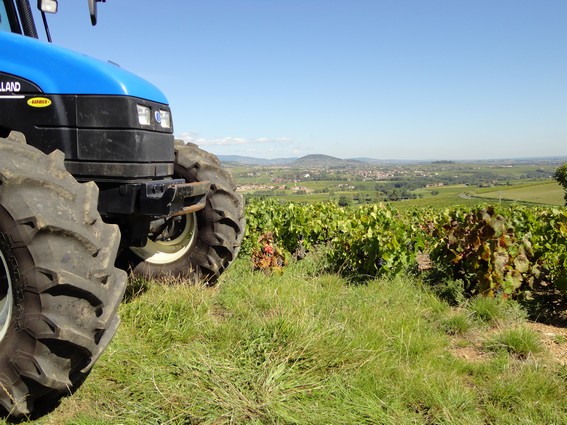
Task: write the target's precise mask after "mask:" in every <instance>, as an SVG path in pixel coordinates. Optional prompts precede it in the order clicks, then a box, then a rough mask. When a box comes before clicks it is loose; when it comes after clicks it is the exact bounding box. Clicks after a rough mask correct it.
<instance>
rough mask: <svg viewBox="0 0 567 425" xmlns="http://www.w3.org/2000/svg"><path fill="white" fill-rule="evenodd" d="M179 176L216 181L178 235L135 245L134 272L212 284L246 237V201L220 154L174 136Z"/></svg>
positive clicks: (132, 254)
mask: <svg viewBox="0 0 567 425" xmlns="http://www.w3.org/2000/svg"><path fill="white" fill-rule="evenodd" d="M174 177H175V178H183V179H185V180H186V181H187V182H196V181H205V180H208V181H210V182H211V189H210V191H209V193H208V194H207V202H206V206H205V208H203V209H202V210H199V211H197V212H194V213H190V214H188V215H186V216H184V217H183V218H182V219H181V220H180V222H179V224H178V226H179V227H180V231H179V232H178V236H177V237H176V238H174V239H172V240H166V241H152V240H151V239H148V243H147V244H146V246H145V247H143V248H130V250H129V266H130V268H131V270H132V272H133V274H134V275H136V276H139V277H143V278H149V279H155V278H161V277H174V278H180V279H184V280H188V281H190V282H193V283H196V282H205V283H207V284H213V283H214V282H215V281H216V280H217V279H218V278H219V276H220V275H221V274H222V272H223V271H224V270H226V268H227V267H228V266H229V265H230V263H231V262H232V261H233V260H234V259H235V258H236V256H237V255H238V251H239V250H240V245H241V243H242V239H243V237H244V229H245V220H244V201H243V199H242V196H241V195H240V194H238V193H237V192H236V185H235V183H234V180H233V178H232V175H231V174H230V172H229V171H228V170H226V169H224V168H223V167H222V166H221V163H220V161H219V160H218V158H217V157H216V156H215V155H213V154H211V153H209V152H206V151H204V150H202V149H199V147H197V145H195V144H193V143H187V144H185V143H184V142H182V141H179V140H176V141H175V171H174Z"/></svg>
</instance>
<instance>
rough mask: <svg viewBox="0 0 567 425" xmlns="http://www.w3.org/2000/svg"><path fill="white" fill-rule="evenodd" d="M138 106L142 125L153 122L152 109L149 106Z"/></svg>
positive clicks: (139, 119) (139, 120)
mask: <svg viewBox="0 0 567 425" xmlns="http://www.w3.org/2000/svg"><path fill="white" fill-rule="evenodd" d="M136 107H137V108H138V122H139V123H140V124H142V125H150V124H151V123H152V110H151V109H150V108H149V107H148V106H144V105H136Z"/></svg>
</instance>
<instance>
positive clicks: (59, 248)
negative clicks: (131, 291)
mask: <svg viewBox="0 0 567 425" xmlns="http://www.w3.org/2000/svg"><path fill="white" fill-rule="evenodd" d="M100 1H101V0H89V2H88V3H89V10H90V15H91V21H92V23H93V25H94V24H95V23H96V6H97V2H100ZM57 7H58V4H57V0H39V1H38V9H39V12H36V14H39V13H41V16H42V18H43V19H42V21H43V23H44V26H45V31H46V34H47V38H48V39H49V38H50V37H49V29H48V27H47V21H46V19H45V13H46V12H49V13H55V12H56V11H57ZM49 41H50V40H49ZM0 52H1V53H0V415H2V416H4V417H9V418H12V419H18V418H25V417H35V416H40V415H42V414H45V413H47V412H49V411H51V410H53V409H54V408H55V407H56V406H57V405H58V403H59V401H60V399H61V398H62V397H63V396H66V395H69V394H72V393H73V392H74V391H75V390H76V389H77V388H78V386H80V385H81V383H82V382H83V381H84V380H85V379H86V377H87V375H88V373H89V371H90V370H91V368H92V366H93V364H94V363H95V362H96V360H97V359H98V357H99V356H100V355H101V353H102V352H103V350H104V349H105V348H106V346H107V345H108V344H109V342H110V340H111V338H112V336H113V335H114V333H115V331H116V329H117V326H118V322H119V318H118V315H117V310H118V306H119V304H120V302H121V300H122V297H123V294H124V291H125V287H126V281H127V273H126V271H127V272H130V273H131V274H133V275H135V276H140V277H144V278H159V277H162V276H173V277H177V278H181V279H184V280H192V281H205V282H207V283H214V282H215V280H216V279H217V278H218V277H219V275H220V274H221V273H222V272H223V271H224V270H225V269H226V268H227V267H228V265H229V264H230V263H231V262H232V261H233V260H234V258H235V257H236V255H237V254H238V251H239V248H240V244H241V241H242V238H243V235H244V227H245V221H244V212H243V201H242V197H241V196H240V195H239V194H237V193H236V188H235V184H234V181H233V179H232V176H231V175H230V173H229V172H228V171H227V170H225V169H223V168H222V167H221V164H220V162H219V161H218V159H217V158H216V157H215V156H214V155H212V154H210V153H207V152H205V151H203V150H201V149H199V148H198V147H197V146H196V145H193V144H185V143H183V142H181V141H176V140H174V135H173V121H172V115H171V111H170V108H169V106H168V102H167V99H166V97H165V96H164V95H163V94H162V92H161V91H160V90H159V89H157V88H156V87H155V86H153V85H152V84H150V83H148V82H147V81H145V80H143V79H141V78H139V77H137V76H136V75H133V74H131V73H129V72H127V71H125V70H123V69H121V68H120V67H119V66H117V65H115V64H112V63H109V62H104V61H99V60H96V59H92V58H89V57H86V56H84V55H82V54H78V53H74V52H72V51H69V50H66V49H63V48H60V47H57V46H55V45H53V44H51V43H50V42H45V41H41V40H39V39H38V33H37V28H36V25H35V22H34V14H33V13H32V10H31V7H30V4H29V0H0Z"/></svg>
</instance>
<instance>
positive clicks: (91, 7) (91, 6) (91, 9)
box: [89, 0, 106, 26]
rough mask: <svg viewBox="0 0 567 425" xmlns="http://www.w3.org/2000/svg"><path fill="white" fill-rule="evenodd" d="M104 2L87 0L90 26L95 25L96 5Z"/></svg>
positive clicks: (102, 0)
mask: <svg viewBox="0 0 567 425" xmlns="http://www.w3.org/2000/svg"><path fill="white" fill-rule="evenodd" d="M105 2H106V0H89V12H90V14H91V24H93V26H94V25H96V4H97V3H105Z"/></svg>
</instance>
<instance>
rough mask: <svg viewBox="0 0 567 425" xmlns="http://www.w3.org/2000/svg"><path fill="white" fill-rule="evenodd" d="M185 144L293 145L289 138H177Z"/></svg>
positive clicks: (186, 135) (189, 136) (190, 135)
mask: <svg viewBox="0 0 567 425" xmlns="http://www.w3.org/2000/svg"><path fill="white" fill-rule="evenodd" d="M177 137H178V138H179V139H181V140H183V141H185V142H191V143H195V144H197V145H199V146H237V145H255V144H272V143H274V144H282V143H291V142H292V139H290V138H288V137H276V138H270V137H259V138H256V139H247V138H245V137H216V138H207V137H201V136H199V135H198V134H197V133H181V134H180V135H179V136H177Z"/></svg>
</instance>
